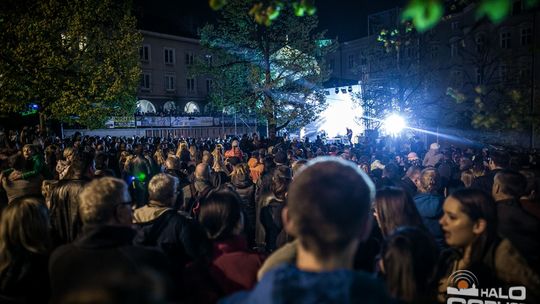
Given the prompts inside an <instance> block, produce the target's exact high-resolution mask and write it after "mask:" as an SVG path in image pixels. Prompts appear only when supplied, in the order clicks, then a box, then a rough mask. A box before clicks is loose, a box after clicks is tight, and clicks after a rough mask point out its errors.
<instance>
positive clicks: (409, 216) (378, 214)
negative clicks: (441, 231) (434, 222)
mask: <svg viewBox="0 0 540 304" xmlns="http://www.w3.org/2000/svg"><path fill="white" fill-rule="evenodd" d="M373 216H374V217H375V219H376V220H377V224H378V225H379V228H380V229H381V233H382V236H383V237H387V236H389V235H390V234H392V232H393V231H394V230H396V229H397V228H399V227H401V226H410V227H417V228H420V229H426V227H425V226H424V223H423V222H422V217H420V214H419V213H418V210H417V209H416V206H415V204H414V201H413V199H412V198H411V196H410V195H409V194H408V193H407V192H405V191H404V190H402V189H400V188H395V187H387V188H382V189H380V190H378V191H377V194H376V195H375V202H374V204H373Z"/></svg>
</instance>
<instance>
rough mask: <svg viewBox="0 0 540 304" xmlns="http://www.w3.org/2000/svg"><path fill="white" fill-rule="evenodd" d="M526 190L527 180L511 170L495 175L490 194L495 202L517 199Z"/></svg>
mask: <svg viewBox="0 0 540 304" xmlns="http://www.w3.org/2000/svg"><path fill="white" fill-rule="evenodd" d="M526 188H527V179H526V178H525V176H523V175H522V174H521V173H519V172H516V171H512V170H501V171H499V172H498V173H497V174H495V178H494V179H493V188H492V191H491V194H492V195H493V198H494V199H495V200H496V201H499V200H504V199H509V198H514V199H519V198H520V197H521V196H522V195H523V194H525V190H526Z"/></svg>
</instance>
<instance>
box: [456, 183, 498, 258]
mask: <svg viewBox="0 0 540 304" xmlns="http://www.w3.org/2000/svg"><path fill="white" fill-rule="evenodd" d="M450 197H452V198H454V199H456V200H457V201H458V202H459V203H460V209H461V211H462V212H463V213H465V214H466V215H467V216H468V217H469V218H470V219H471V221H473V222H476V221H478V220H480V219H483V220H485V221H486V230H485V232H484V233H482V234H481V235H480V236H478V237H477V238H476V240H474V243H473V244H472V250H471V264H474V263H476V262H479V261H481V260H482V259H483V257H484V255H485V254H486V252H487V250H489V247H490V246H491V245H492V244H493V242H494V241H495V240H496V239H497V211H496V209H495V202H494V201H493V198H491V196H489V195H488V194H486V193H485V192H483V191H481V190H477V189H462V190H458V191H456V192H454V193H452V194H451V195H450Z"/></svg>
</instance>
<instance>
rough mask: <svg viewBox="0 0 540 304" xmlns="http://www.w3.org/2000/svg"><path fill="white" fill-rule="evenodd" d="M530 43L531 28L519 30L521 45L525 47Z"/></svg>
mask: <svg viewBox="0 0 540 304" xmlns="http://www.w3.org/2000/svg"><path fill="white" fill-rule="evenodd" d="M531 43H532V28H531V27H527V28H523V29H521V45H522V46H526V45H530V44H531Z"/></svg>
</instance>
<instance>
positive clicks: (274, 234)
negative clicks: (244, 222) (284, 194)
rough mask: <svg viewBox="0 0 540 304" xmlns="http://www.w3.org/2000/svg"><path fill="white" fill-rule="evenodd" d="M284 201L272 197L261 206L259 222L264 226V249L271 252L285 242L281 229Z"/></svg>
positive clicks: (283, 231)
mask: <svg viewBox="0 0 540 304" xmlns="http://www.w3.org/2000/svg"><path fill="white" fill-rule="evenodd" d="M283 207H285V202H283V201H280V200H278V199H273V200H271V201H270V203H269V204H268V205H266V206H264V207H263V208H261V215H260V218H261V224H262V226H263V227H264V232H265V243H266V251H267V252H272V251H274V250H276V249H277V248H279V247H281V246H283V245H284V244H285V243H286V242H287V235H286V233H285V230H283V222H282V221H281V211H282V210H283Z"/></svg>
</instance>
